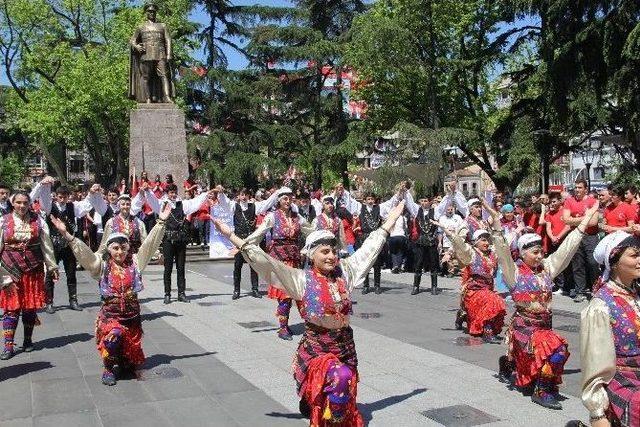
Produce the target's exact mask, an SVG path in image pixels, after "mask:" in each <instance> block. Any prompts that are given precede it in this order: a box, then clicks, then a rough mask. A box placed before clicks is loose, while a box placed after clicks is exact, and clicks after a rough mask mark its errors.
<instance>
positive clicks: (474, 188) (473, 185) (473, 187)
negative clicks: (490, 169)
mask: <svg viewBox="0 0 640 427" xmlns="http://www.w3.org/2000/svg"><path fill="white" fill-rule="evenodd" d="M471 195H472V196H477V195H478V183H477V182H472V183H471Z"/></svg>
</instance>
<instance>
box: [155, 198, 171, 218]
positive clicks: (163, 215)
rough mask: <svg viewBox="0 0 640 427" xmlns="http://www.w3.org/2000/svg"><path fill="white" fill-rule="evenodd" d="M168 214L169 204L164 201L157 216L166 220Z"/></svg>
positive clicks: (169, 211)
mask: <svg viewBox="0 0 640 427" xmlns="http://www.w3.org/2000/svg"><path fill="white" fill-rule="evenodd" d="M169 215H171V205H170V204H169V203H167V202H165V204H164V206H163V207H162V211H161V212H160V214H158V218H160V219H161V220H163V221H166V220H167V218H169Z"/></svg>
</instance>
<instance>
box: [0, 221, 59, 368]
mask: <svg viewBox="0 0 640 427" xmlns="http://www.w3.org/2000/svg"><path fill="white" fill-rule="evenodd" d="M0 233H1V235H0V245H1V246H0V266H1V269H0V274H2V283H1V284H0V287H1V290H0V308H2V310H3V311H4V315H3V317H2V329H3V333H4V350H3V352H2V355H1V356H0V358H1V359H3V360H6V359H9V358H11V357H12V356H13V353H14V349H13V347H14V343H13V339H14V336H15V331H16V328H17V326H18V318H19V317H20V313H22V324H23V325H24V345H23V350H25V351H31V350H33V345H32V339H31V337H32V335H33V328H34V327H35V326H36V325H39V324H40V321H39V320H38V316H37V314H36V311H37V310H38V309H41V308H42V307H44V306H45V301H46V292H45V287H44V279H45V265H46V269H47V272H53V271H56V270H57V269H58V267H57V264H56V261H55V256H54V253H53V244H52V243H51V238H50V235H49V227H48V226H47V223H46V222H45V221H44V220H43V219H42V218H40V217H39V216H38V215H37V214H36V213H35V212H32V211H29V212H27V214H26V216H25V218H24V219H23V218H20V217H19V216H18V215H17V214H16V213H15V212H13V213H9V214H6V215H4V216H2V219H1V224H0Z"/></svg>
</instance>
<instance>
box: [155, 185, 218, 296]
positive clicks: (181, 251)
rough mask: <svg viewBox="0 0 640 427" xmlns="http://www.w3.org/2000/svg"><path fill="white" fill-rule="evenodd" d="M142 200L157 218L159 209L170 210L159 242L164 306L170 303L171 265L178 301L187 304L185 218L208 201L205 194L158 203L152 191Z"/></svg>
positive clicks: (186, 227) (189, 235)
mask: <svg viewBox="0 0 640 427" xmlns="http://www.w3.org/2000/svg"><path fill="white" fill-rule="evenodd" d="M145 198H146V200H147V201H148V202H149V205H150V206H151V209H152V210H153V212H155V213H156V214H160V211H161V210H162V205H163V204H164V203H168V204H169V206H171V214H169V218H168V219H167V222H166V228H167V230H166V232H165V235H164V240H163V242H162V258H163V259H164V272H163V282H164V303H165V304H169V303H171V274H172V273H173V265H174V262H175V265H176V285H177V288H178V301H180V302H189V299H188V298H187V295H186V289H187V279H186V273H185V269H186V267H185V265H186V260H187V243H188V242H189V240H190V239H191V232H190V226H189V221H188V220H187V217H189V215H192V214H193V213H195V212H197V211H198V209H200V206H201V205H202V204H203V203H204V202H205V201H206V200H207V193H201V194H199V195H198V196H196V197H195V198H193V199H186V200H180V199H176V200H171V199H169V197H168V196H166V197H164V198H162V199H160V200H158V198H156V196H155V194H154V193H153V191H151V190H147V191H146V192H145Z"/></svg>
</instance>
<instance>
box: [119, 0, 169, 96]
mask: <svg viewBox="0 0 640 427" xmlns="http://www.w3.org/2000/svg"><path fill="white" fill-rule="evenodd" d="M157 11H158V7H157V6H156V5H155V4H153V3H147V4H146V5H145V6H144V12H145V13H146V16H147V21H146V22H145V23H144V24H142V25H141V26H139V27H138V28H137V29H136V31H135V33H134V34H133V37H131V40H130V41H129V44H130V45H131V64H130V68H129V98H131V99H135V100H136V101H138V102H140V103H147V104H150V103H151V102H169V103H172V102H173V98H174V97H175V92H174V87H173V81H172V79H171V66H170V64H169V61H170V60H171V37H170V36H169V31H168V29H167V26H166V25H165V24H163V23H160V22H156V12H157Z"/></svg>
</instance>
